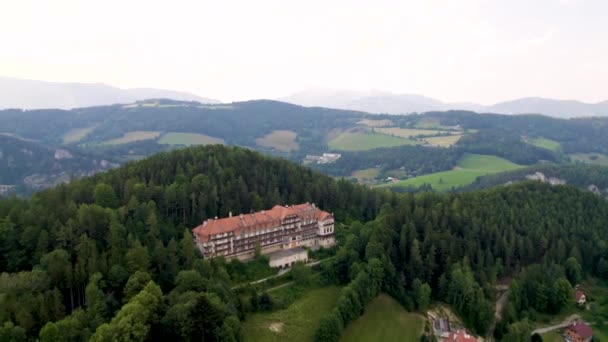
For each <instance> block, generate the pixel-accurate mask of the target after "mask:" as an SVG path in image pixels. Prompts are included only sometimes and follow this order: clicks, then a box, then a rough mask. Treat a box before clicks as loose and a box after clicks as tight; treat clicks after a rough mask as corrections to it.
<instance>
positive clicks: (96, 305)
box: [0, 146, 397, 341]
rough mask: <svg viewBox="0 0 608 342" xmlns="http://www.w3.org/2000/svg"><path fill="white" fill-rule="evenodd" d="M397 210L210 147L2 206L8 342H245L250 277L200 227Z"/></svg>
mask: <svg viewBox="0 0 608 342" xmlns="http://www.w3.org/2000/svg"><path fill="white" fill-rule="evenodd" d="M396 199H397V197H396V195H395V194H392V193H390V192H377V191H372V190H369V189H366V188H363V187H360V186H357V185H354V184H351V183H349V182H347V181H340V182H336V181H334V180H332V179H331V178H329V177H326V176H323V175H320V174H318V173H315V172H313V171H311V170H308V169H305V168H302V167H300V166H297V165H294V164H291V163H289V162H287V161H284V160H279V159H272V158H269V157H264V156H262V155H260V154H259V153H256V152H253V151H250V150H246V149H242V148H230V147H223V146H209V147H201V148H188V149H183V150H178V151H174V152H171V153H162V154H159V155H155V156H153V157H150V158H147V159H145V160H142V161H139V162H134V163H129V164H127V165H125V166H123V167H121V168H120V169H116V170H112V171H109V172H107V173H104V174H99V175H96V176H94V177H91V178H85V179H82V180H76V181H73V182H71V183H69V184H65V185H61V186H59V187H57V188H54V189H51V190H47V191H43V192H40V193H37V194H35V195H34V196H33V197H32V198H31V199H29V200H20V199H16V198H11V199H5V200H2V201H0V253H1V254H2V256H3V257H2V258H1V259H0V271H1V272H2V276H1V277H0V292H1V293H2V295H1V296H0V326H2V330H0V337H1V336H9V335H10V336H13V335H12V334H16V335H19V336H22V335H23V336H25V337H26V338H27V339H29V340H34V339H35V338H39V339H40V340H41V341H53V339H52V336H56V332H57V331H59V332H60V334H61V336H66V338H67V340H71V341H76V340H83V339H88V338H93V339H95V340H115V338H116V336H129V339H130V340H150V339H152V340H156V339H157V340H166V339H186V338H190V339H198V340H200V339H201V338H204V339H205V340H232V339H237V340H238V339H239V338H240V337H239V329H240V328H239V321H240V320H241V319H243V317H244V315H245V314H246V312H247V307H248V306H247V305H243V303H241V302H240V299H239V296H237V295H236V294H235V293H234V292H233V291H232V290H231V287H232V286H234V285H235V284H236V283H240V282H242V281H248V280H250V279H249V278H248V276H247V274H248V273H247V272H243V271H242V270H243V268H242V267H240V266H239V263H238V262H230V263H225V262H223V260H222V259H218V260H214V261H213V262H210V261H208V260H202V258H200V255H199V254H198V251H197V250H196V249H195V246H194V244H193V239H192V236H191V233H190V229H191V228H192V227H194V226H196V225H198V224H200V223H201V222H202V221H203V220H205V219H207V218H209V217H214V216H220V217H221V216H227V215H228V213H229V212H233V213H235V214H236V213H248V212H250V210H261V209H264V208H269V207H272V206H274V205H275V204H277V203H278V204H296V203H301V202H306V201H308V202H315V203H316V204H317V205H318V206H319V207H321V208H324V209H326V210H329V211H332V212H334V213H335V215H336V217H338V219H339V220H340V221H341V222H349V221H350V220H352V219H357V220H363V221H367V220H370V219H373V218H374V217H375V215H376V213H377V211H378V210H379V208H380V206H381V204H382V203H395V202H396ZM159 296H160V298H161V300H160V302H159V301H158V300H157V298H159ZM201 296H203V297H201ZM142 307H145V310H143V309H142ZM2 324H3V325H2ZM201 329H202V330H201ZM16 335H15V336H16ZM17 340H18V339H17Z"/></svg>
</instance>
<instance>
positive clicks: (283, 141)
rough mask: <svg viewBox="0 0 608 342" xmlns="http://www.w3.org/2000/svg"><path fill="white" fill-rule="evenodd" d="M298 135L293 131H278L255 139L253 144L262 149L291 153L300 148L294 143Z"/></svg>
mask: <svg viewBox="0 0 608 342" xmlns="http://www.w3.org/2000/svg"><path fill="white" fill-rule="evenodd" d="M297 136H298V134H297V133H296V132H294V131H288V130H278V131H272V132H271V133H269V134H266V135H265V136H263V137H262V138H259V139H256V140H255V143H256V144H257V145H259V146H262V147H267V148H274V149H276V150H278V151H281V152H291V151H295V150H297V149H299V148H300V146H299V145H298V143H297V142H296V138H297Z"/></svg>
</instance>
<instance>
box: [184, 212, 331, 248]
mask: <svg viewBox="0 0 608 342" xmlns="http://www.w3.org/2000/svg"><path fill="white" fill-rule="evenodd" d="M192 232H193V233H194V239H195V241H196V245H197V247H198V249H199V250H200V251H201V253H202V254H203V256H204V257H205V258H213V257H217V256H224V257H226V258H239V259H247V258H250V257H252V256H253V255H254V250H255V246H256V244H258V243H259V245H260V247H261V249H262V254H268V253H272V252H276V251H279V250H282V249H290V248H295V247H300V246H302V247H311V248H312V249H316V248H318V247H321V246H322V247H328V246H332V245H334V244H335V237H334V217H333V215H332V214H330V213H328V212H325V211H323V210H320V209H319V208H317V207H316V206H315V205H314V204H309V203H305V204H298V205H293V206H280V205H275V206H274V207H273V208H272V209H270V210H262V211H258V212H255V213H251V214H240V215H235V216H232V214H231V215H230V216H229V217H226V218H221V219H218V218H215V219H209V220H206V221H205V222H203V224H201V225H200V226H198V227H196V228H194V229H192Z"/></svg>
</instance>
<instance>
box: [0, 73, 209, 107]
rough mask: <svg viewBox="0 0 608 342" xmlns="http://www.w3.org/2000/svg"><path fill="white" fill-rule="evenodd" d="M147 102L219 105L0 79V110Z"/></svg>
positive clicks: (99, 86) (168, 93) (165, 93)
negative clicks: (173, 101) (148, 100)
mask: <svg viewBox="0 0 608 342" xmlns="http://www.w3.org/2000/svg"><path fill="white" fill-rule="evenodd" d="M150 98H167V99H172V100H180V101H198V102H201V103H220V101H218V100H214V99H209V98H204V97H200V96H198V95H194V94H191V93H187V92H181V91H174V90H166V89H152V88H132V89H121V88H117V87H113V86H109V85H106V84H103V83H59V82H46V81H36V80H23V79H17V78H9V77H0V109H3V108H19V109H46V108H59V109H71V108H82V107H92V106H103V105H111V104H116V103H131V102H135V101H138V100H145V99H150Z"/></svg>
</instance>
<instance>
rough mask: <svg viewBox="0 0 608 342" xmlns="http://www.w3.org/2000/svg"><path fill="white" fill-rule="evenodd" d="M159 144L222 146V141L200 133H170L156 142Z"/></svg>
mask: <svg viewBox="0 0 608 342" xmlns="http://www.w3.org/2000/svg"><path fill="white" fill-rule="evenodd" d="M158 143H159V144H164V145H184V146H191V145H209V144H223V143H224V139H220V138H214V137H211V136H208V135H205V134H200V133H178V132H170V133H166V134H163V136H162V137H161V138H160V139H159V140H158Z"/></svg>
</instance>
